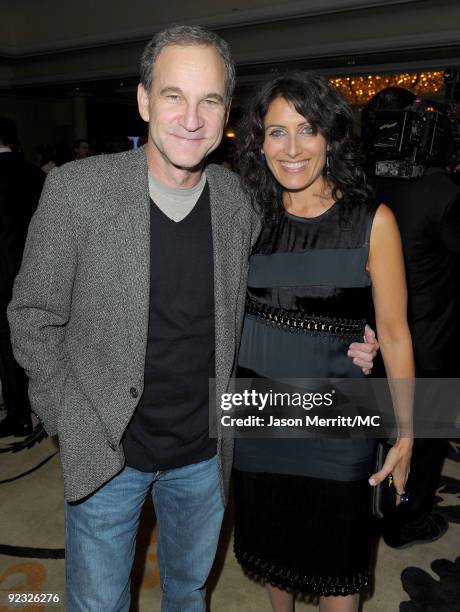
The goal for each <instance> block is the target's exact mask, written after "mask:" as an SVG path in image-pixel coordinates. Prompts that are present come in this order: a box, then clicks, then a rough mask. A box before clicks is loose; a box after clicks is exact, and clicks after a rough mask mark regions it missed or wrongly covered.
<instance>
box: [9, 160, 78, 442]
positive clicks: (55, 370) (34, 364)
mask: <svg viewBox="0 0 460 612" xmlns="http://www.w3.org/2000/svg"><path fill="white" fill-rule="evenodd" d="M76 268H77V247H76V240H75V231H74V227H73V224H72V219H71V215H70V207H69V202H68V197H67V192H66V188H65V185H64V183H63V181H62V179H61V174H60V170H59V169H56V170H53V171H52V172H51V173H50V174H49V175H48V178H47V180H46V183H45V186H44V189H43V193H42V196H41V199H40V203H39V205H38V208H37V211H36V213H35V214H34V216H33V218H32V221H31V223H30V227H29V232H28V236H27V241H26V245H25V249H24V255H23V260H22V264H21V268H20V271H19V274H18V275H17V277H16V280H15V283H14V288H13V298H12V301H11V303H10V304H9V306H8V320H9V323H10V328H11V341H12V346H13V352H14V355H15V357H16V359H17V361H18V363H19V364H20V365H21V366H22V367H23V368H24V369H25V371H26V373H27V376H28V377H29V397H30V403H31V406H32V409H33V411H34V412H35V413H36V414H37V416H38V417H39V418H40V420H41V421H42V423H43V426H44V427H45V430H46V431H47V433H48V434H49V435H54V434H56V433H57V416H58V413H59V409H60V403H61V397H62V392H63V387H64V383H65V379H66V376H67V372H68V368H69V359H68V356H67V355H66V350H65V335H66V326H67V324H68V321H69V318H70V310H71V298H72V287H73V283H74V278H75V273H76Z"/></svg>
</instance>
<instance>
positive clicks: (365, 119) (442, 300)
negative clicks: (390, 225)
mask: <svg viewBox="0 0 460 612" xmlns="http://www.w3.org/2000/svg"><path fill="white" fill-rule="evenodd" d="M419 102H420V101H419V100H417V101H416V96H415V95H414V94H412V93H411V92H409V91H407V90H405V89H402V88H399V87H390V88H387V89H384V90H382V91H380V92H379V93H377V94H376V95H375V96H374V97H373V98H372V99H371V100H370V101H369V102H368V104H367V106H366V107H365V109H364V110H363V116H362V136H363V143H364V146H365V149H366V152H367V156H368V172H369V177H370V179H371V180H372V181H373V182H374V187H375V190H376V197H377V201H378V202H385V204H387V205H388V206H389V207H390V208H391V209H392V211H393V213H394V214H395V217H396V220H397V222H398V225H399V229H400V232H401V238H402V243H403V251H404V259H405V265H406V275H407V287H408V319H409V325H410V328H411V333H412V340H413V347H414V355H415V364H416V370H417V377H418V378H446V377H449V376H450V377H452V376H457V375H458V372H456V371H455V360H454V358H453V356H452V353H453V346H452V345H453V340H454V336H455V334H454V330H455V323H456V317H455V293H456V290H455V259H456V255H457V254H458V253H460V188H459V187H458V186H456V185H455V184H454V183H453V181H451V180H450V179H449V178H448V176H447V175H446V174H445V172H444V171H443V168H442V167H437V168H436V167H433V164H431V167H428V166H429V165H430V163H431V162H433V163H434V164H435V163H436V160H429V157H430V155H429V153H427V151H426V150H425V151H423V150H421V148H423V146H425V148H427V146H428V145H426V143H427V142H429V147H431V149H430V151H431V153H432V152H433V151H432V144H433V143H434V142H436V138H437V137H438V136H439V139H438V140H439V142H438V149H443V150H444V151H447V150H448V148H449V147H448V146H446V143H445V141H444V140H443V139H445V138H446V136H447V137H448V132H449V129H448V127H447V128H446V129H445V130H444V129H443V127H442V126H444V127H445V126H446V125H447V123H444V124H443V123H442V120H443V117H442V115H441V114H440V113H433V114H432V115H431V116H428V115H426V116H425V117H421V118H419V117H418V116H417V114H416V112H413V113H410V112H409V113H406V112H400V113H399V114H397V113H393V114H391V113H386V115H383V114H382V113H380V112H379V111H402V110H403V109H407V108H411V109H414V107H415V108H416V107H417V103H419ZM429 110H430V111H432V112H433V111H434V109H433V108H430V109H429ZM427 117H428V119H427ZM438 118H439V126H441V127H439V134H437V133H436V129H438V126H437V124H436V121H438ZM379 119H380V121H379ZM411 121H412V122H413V123H410V122H411ZM423 121H425V123H426V124H428V127H429V126H430V125H429V124H430V122H431V124H432V125H431V129H432V133H431V134H430V135H429V136H430V138H431V140H430V138H425V140H424V139H423V138H421V140H420V141H419V143H418V146H419V148H418V149H417V145H416V144H414V133H417V130H418V127H417V126H419V127H420V126H423ZM446 121H447V120H446ZM417 122H418V123H417ZM409 124H410V127H408V125H409ZM395 126H397V127H395ZM433 126H434V127H433ZM397 129H399V133H397ZM423 129H425V128H423V127H420V130H419V132H420V133H421V132H422V131H423ZM378 130H380V132H378ZM385 130H387V131H388V130H390V131H391V130H393V133H392V134H390V135H388V134H387V139H386V140H385V137H382V132H384V131H385ZM404 130H406V132H407V133H405V134H403V132H404ZM425 136H426V134H425ZM441 136H442V138H441ZM398 139H399V140H398ZM402 140H405V144H406V145H407V148H406V149H405V148H404V146H405V145H404V143H402ZM441 140H442V142H441ZM421 143H425V144H423V146H422V147H421ZM386 145H388V147H387V149H391V148H392V147H395V149H398V151H396V155H393V161H390V159H389V158H391V157H392V155H391V153H392V152H391V151H390V152H389V153H387V154H382V149H385V146H386ZM393 152H395V151H393ZM394 157H396V158H397V159H396V160H394ZM432 157H436V155H434V156H433V155H432ZM382 158H383V161H382ZM376 162H380V163H377V164H376ZM437 163H438V164H439V165H440V166H441V165H442V162H441V161H440V160H439V159H438V160H437ZM379 173H380V174H384V175H385V174H386V175H387V176H378V174H379ZM388 175H390V176H388ZM447 448H448V440H446V439H424V438H418V439H416V440H415V444H414V452H413V455H412V464H411V473H410V475H409V480H408V482H407V490H408V491H409V492H410V495H411V500H410V503H409V504H405V505H404V507H403V506H400V507H398V509H397V510H396V512H395V513H394V516H393V517H392V518H391V519H385V520H384V522H383V526H382V530H383V536H384V539H385V542H386V543H387V544H388V545H389V546H391V547H393V548H406V547H409V546H411V545H413V544H417V543H422V542H432V541H434V540H437V539H438V538H440V537H441V536H442V535H443V534H444V533H445V532H446V531H447V528H448V523H447V522H446V520H445V519H444V518H443V517H442V516H441V515H440V514H438V513H435V512H433V506H434V502H435V492H436V488H437V486H438V484H439V478H440V474H441V470H442V466H443V462H444V458H445V456H446V453H447Z"/></svg>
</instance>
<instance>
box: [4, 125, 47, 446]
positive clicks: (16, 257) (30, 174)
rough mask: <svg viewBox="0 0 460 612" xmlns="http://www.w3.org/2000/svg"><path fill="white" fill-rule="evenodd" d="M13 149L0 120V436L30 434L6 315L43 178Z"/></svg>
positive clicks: (11, 131) (12, 132) (10, 130)
mask: <svg viewBox="0 0 460 612" xmlns="http://www.w3.org/2000/svg"><path fill="white" fill-rule="evenodd" d="M18 145H19V143H18V137H17V129H16V125H15V123H14V122H13V121H11V120H10V119H7V118H6V117H3V116H0V378H1V381H2V394H3V399H4V401H5V404H6V409H7V415H6V418H5V419H4V420H3V421H2V422H1V423H0V437H6V436H11V435H13V436H24V435H27V434H29V433H30V432H31V431H32V421H31V414H30V403H29V398H28V395H27V377H26V375H25V373H24V370H23V369H22V368H21V366H20V365H19V364H18V363H17V361H16V359H15V358H14V356H13V351H12V347H11V341H10V328H9V325H8V320H7V316H6V310H7V306H8V303H9V301H10V300H11V292H12V289H13V282H14V279H15V276H16V274H17V272H18V270H19V266H20V264H21V258H22V252H23V249H24V243H25V240H26V235H27V229H28V227H29V222H30V219H31V217H32V215H33V213H34V211H35V209H36V207H37V204H38V200H39V198H40V194H41V191H42V187H43V183H44V181H45V175H44V173H43V172H42V171H41V170H40V169H38V168H37V167H36V166H34V165H33V164H29V163H28V162H25V161H24V159H23V157H22V155H20V154H19V153H18V152H17V149H18Z"/></svg>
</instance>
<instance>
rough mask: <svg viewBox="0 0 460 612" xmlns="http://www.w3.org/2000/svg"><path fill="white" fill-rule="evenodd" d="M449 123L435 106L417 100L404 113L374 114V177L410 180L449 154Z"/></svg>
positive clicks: (451, 143)
mask: <svg viewBox="0 0 460 612" xmlns="http://www.w3.org/2000/svg"><path fill="white" fill-rule="evenodd" d="M452 147H453V139H452V130H451V125H450V119H449V117H448V115H447V113H446V112H445V110H444V107H443V106H442V105H440V104H438V103H437V102H431V101H427V100H421V99H418V98H417V99H416V100H415V101H414V103H413V104H411V106H409V107H408V108H405V109H403V110H391V111H388V110H381V111H377V112H376V113H375V121H374V129H373V142H372V149H371V150H372V155H373V157H374V159H377V160H378V161H376V164H375V174H376V175H377V176H384V177H393V178H405V179H412V178H418V177H420V176H422V175H423V174H424V172H425V170H426V168H427V167H428V166H433V165H441V166H443V165H446V164H447V162H448V160H449V157H450V155H451V153H452Z"/></svg>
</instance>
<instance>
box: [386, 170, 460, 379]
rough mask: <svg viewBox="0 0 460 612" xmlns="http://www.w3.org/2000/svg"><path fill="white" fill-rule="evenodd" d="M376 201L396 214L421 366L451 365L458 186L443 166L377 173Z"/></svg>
mask: <svg viewBox="0 0 460 612" xmlns="http://www.w3.org/2000/svg"><path fill="white" fill-rule="evenodd" d="M375 187H376V194H377V198H378V202H384V203H385V204H387V205H388V206H389V207H390V208H391V209H392V211H393V213H394V214H395V217H396V220H397V222H398V225H399V229H400V232H401V239H402V243H403V251H404V260H405V265H406V276H407V287H408V319H409V325H410V327H411V333H412V341H413V345H414V353H415V363H416V366H417V369H418V370H419V371H420V372H425V373H429V372H438V373H439V372H445V373H446V374H447V372H448V370H449V361H450V360H449V356H450V354H449V352H450V349H451V346H450V345H451V344H452V338H453V327H454V322H455V308H456V303H455V294H456V290H455V274H454V262H455V258H454V254H455V253H459V252H460V189H459V187H457V185H455V184H454V183H453V182H452V181H451V180H450V179H449V178H448V177H447V176H445V175H444V174H442V173H440V172H436V173H434V174H430V175H425V176H424V177H422V178H421V179H416V180H409V181H407V180H402V179H376V183H375Z"/></svg>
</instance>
